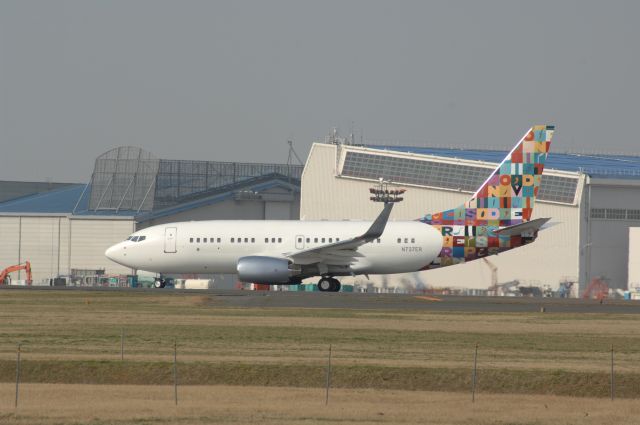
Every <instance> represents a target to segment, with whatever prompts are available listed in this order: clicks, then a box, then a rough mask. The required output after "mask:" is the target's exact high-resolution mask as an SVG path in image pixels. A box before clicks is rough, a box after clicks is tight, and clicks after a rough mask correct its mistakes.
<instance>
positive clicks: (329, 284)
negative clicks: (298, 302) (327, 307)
mask: <svg viewBox="0 0 640 425" xmlns="http://www.w3.org/2000/svg"><path fill="white" fill-rule="evenodd" d="M318 289H319V290H320V291H322V292H338V291H339V290H340V281H339V280H338V279H336V278H333V277H323V278H322V279H320V282H318Z"/></svg>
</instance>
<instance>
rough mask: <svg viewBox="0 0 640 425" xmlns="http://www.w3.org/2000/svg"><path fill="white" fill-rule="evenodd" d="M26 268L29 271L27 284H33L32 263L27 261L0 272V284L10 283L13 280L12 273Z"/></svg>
mask: <svg viewBox="0 0 640 425" xmlns="http://www.w3.org/2000/svg"><path fill="white" fill-rule="evenodd" d="M19 270H24V271H25V272H26V273H27V285H31V283H32V282H33V278H32V276H31V263H30V262H28V261H26V262H24V263H21V264H17V265H15V266H9V267H7V268H6V269H4V270H2V271H1V272H0V285H5V284H6V285H8V284H9V283H10V282H11V278H10V277H9V274H10V273H13V272H17V271H19Z"/></svg>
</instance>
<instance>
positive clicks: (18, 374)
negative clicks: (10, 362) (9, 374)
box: [14, 343, 22, 409]
mask: <svg viewBox="0 0 640 425" xmlns="http://www.w3.org/2000/svg"><path fill="white" fill-rule="evenodd" d="M21 345H22V344H20V343H18V354H17V355H18V358H17V359H16V399H15V405H14V407H15V408H16V409H17V408H18V395H19V391H20V351H21V350H20V346H21Z"/></svg>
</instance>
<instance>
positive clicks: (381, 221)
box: [360, 202, 393, 242]
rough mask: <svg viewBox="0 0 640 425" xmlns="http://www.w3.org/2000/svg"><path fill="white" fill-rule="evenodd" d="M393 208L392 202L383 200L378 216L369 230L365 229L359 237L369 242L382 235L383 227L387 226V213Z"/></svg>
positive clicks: (389, 213)
mask: <svg viewBox="0 0 640 425" xmlns="http://www.w3.org/2000/svg"><path fill="white" fill-rule="evenodd" d="M392 209H393V202H385V203H384V208H383V209H382V212H381V213H380V215H378V217H377V218H376V219H375V221H374V222H373V224H371V227H369V230H367V231H366V232H365V233H364V234H363V235H362V236H360V238H361V239H364V240H366V241H367V242H371V241H372V240H374V239H377V238H379V237H380V236H382V233H383V232H384V228H385V227H386V226H387V222H388V221H389V215H391V210H392Z"/></svg>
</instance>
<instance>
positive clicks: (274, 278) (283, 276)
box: [236, 255, 293, 284]
mask: <svg viewBox="0 0 640 425" xmlns="http://www.w3.org/2000/svg"><path fill="white" fill-rule="evenodd" d="M236 268H237V270H238V279H240V280H241V281H242V282H255V283H276V284H277V283H289V281H290V280H291V275H292V274H293V272H292V270H291V269H289V261H288V260H286V259H284V258H274V257H263V256H258V255H250V256H247V257H242V258H240V259H239V260H238V265H237V267H236Z"/></svg>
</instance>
